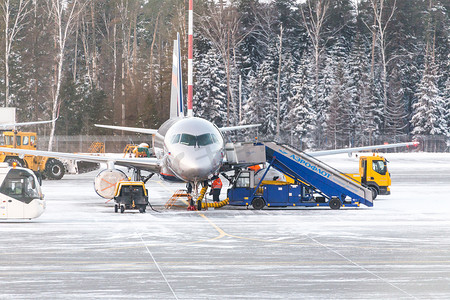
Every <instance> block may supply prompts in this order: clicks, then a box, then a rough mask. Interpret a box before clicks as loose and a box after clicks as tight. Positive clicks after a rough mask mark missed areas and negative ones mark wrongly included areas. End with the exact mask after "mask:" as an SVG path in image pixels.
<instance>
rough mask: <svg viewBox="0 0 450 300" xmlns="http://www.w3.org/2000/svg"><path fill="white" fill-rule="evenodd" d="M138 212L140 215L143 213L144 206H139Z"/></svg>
mask: <svg viewBox="0 0 450 300" xmlns="http://www.w3.org/2000/svg"><path fill="white" fill-rule="evenodd" d="M139 212H140V213H141V214H143V213H145V205H141V207H139Z"/></svg>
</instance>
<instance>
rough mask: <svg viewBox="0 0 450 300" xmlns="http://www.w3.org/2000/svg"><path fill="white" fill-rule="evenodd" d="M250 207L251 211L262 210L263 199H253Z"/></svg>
mask: <svg viewBox="0 0 450 300" xmlns="http://www.w3.org/2000/svg"><path fill="white" fill-rule="evenodd" d="M252 206H253V209H257V210H260V209H263V207H264V206H266V201H264V199H263V198H261V197H257V198H254V199H253V201H252Z"/></svg>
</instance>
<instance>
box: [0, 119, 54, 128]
mask: <svg viewBox="0 0 450 300" xmlns="http://www.w3.org/2000/svg"><path fill="white" fill-rule="evenodd" d="M56 120H58V118H56V119H53V120H50V121H35V122H23V123H11V124H0V129H3V128H7V127H19V126H28V125H39V124H48V123H52V122H56Z"/></svg>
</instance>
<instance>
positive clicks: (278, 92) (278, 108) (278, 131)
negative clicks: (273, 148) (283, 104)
mask: <svg viewBox="0 0 450 300" xmlns="http://www.w3.org/2000/svg"><path fill="white" fill-rule="evenodd" d="M278 50H279V60H278V80H277V81H278V82H277V139H279V138H280V89H281V64H282V62H283V57H282V52H283V24H281V25H280V48H279V49H278Z"/></svg>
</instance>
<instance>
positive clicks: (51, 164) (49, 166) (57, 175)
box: [45, 158, 66, 180]
mask: <svg viewBox="0 0 450 300" xmlns="http://www.w3.org/2000/svg"><path fill="white" fill-rule="evenodd" d="M45 173H46V175H47V178H48V179H54V180H60V179H61V178H63V176H64V174H65V173H66V170H65V169H64V165H63V163H62V162H60V161H59V160H57V159H54V158H50V159H49V160H47V163H46V164H45Z"/></svg>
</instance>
